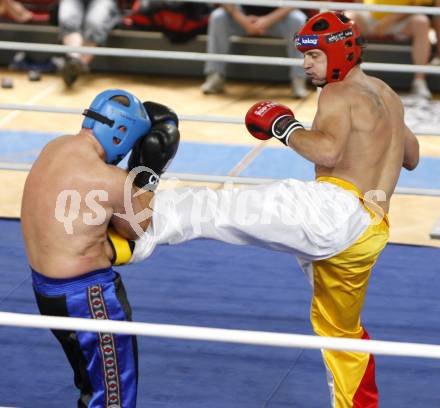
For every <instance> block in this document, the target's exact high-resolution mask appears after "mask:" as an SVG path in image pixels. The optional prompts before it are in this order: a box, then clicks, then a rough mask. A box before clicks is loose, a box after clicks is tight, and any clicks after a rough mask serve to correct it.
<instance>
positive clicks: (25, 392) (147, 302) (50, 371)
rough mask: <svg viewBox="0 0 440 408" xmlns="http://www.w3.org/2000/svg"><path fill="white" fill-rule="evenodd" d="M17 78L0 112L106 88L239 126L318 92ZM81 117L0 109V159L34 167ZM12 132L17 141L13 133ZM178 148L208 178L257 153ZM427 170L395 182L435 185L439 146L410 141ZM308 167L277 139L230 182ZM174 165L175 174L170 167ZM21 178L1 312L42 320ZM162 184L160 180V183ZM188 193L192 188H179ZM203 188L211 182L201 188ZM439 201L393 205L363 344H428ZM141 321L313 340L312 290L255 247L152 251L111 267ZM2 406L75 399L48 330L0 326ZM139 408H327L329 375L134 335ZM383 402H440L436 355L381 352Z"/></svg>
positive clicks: (241, 138) (183, 161)
mask: <svg viewBox="0 0 440 408" xmlns="http://www.w3.org/2000/svg"><path fill="white" fill-rule="evenodd" d="M0 73H2V74H3V75H8V76H13V77H14V82H15V85H16V86H15V88H14V90H12V93H9V94H8V92H9V91H4V92H3V91H2V92H1V93H0V103H27V104H29V105H32V104H34V105H46V106H58V107H75V108H80V107H83V106H85V105H86V104H88V103H89V102H90V100H91V99H92V98H93V97H94V95H95V94H96V93H98V92H100V91H101V90H103V89H106V88H109V87H120V88H124V89H127V90H130V91H132V92H134V93H135V94H137V95H138V96H139V97H141V98H144V99H151V100H155V101H158V102H162V103H165V104H170V105H171V106H172V107H173V108H174V109H175V110H176V111H177V112H178V113H179V114H192V115H219V116H231V117H243V116H244V113H245V112H246V110H247V108H248V107H249V106H250V105H251V104H253V103H254V102H255V101H256V100H257V99H266V98H267V99H276V100H278V101H280V102H282V103H285V104H288V105H289V106H291V107H292V108H293V109H294V111H295V113H296V114H297V116H298V118H299V119H300V120H303V121H311V120H312V119H313V115H314V112H315V109H316V95H311V97H310V98H308V99H307V100H306V101H298V100H292V99H291V98H289V96H288V93H289V90H288V89H287V88H286V86H285V85H283V84H280V85H273V84H268V83H253V82H249V83H237V82H231V83H228V94H227V95H221V96H214V97H205V96H203V95H201V94H200V91H199V88H198V87H199V85H200V80H198V79H185V80H182V79H176V78H173V79H170V78H157V77H154V78H153V77H132V76H130V77H129V76H105V77H104V76H101V75H91V76H89V77H88V78H87V81H86V80H85V79H84V80H83V79H81V80H80V81H79V83H78V86H75V87H74V88H73V89H72V90H70V91H66V90H65V89H64V87H63V86H62V84H61V81H60V80H59V78H56V77H52V76H46V77H44V79H43V81H41V82H37V83H31V82H28V81H27V80H26V78H25V76H24V74H20V73H16V74H10V73H6V72H2V71H0ZM80 123H81V117H80V116H75V115H60V114H47V113H44V114H42V113H33V112H32V113H30V112H8V111H0V142H1V143H2V146H4V150H3V152H2V153H1V154H0V162H2V163H4V162H10V163H19V164H28V163H31V162H32V160H33V158H34V157H35V156H36V154H38V151H39V149H40V148H41V146H42V145H43V144H44V143H45V141H47V140H49V139H50V138H52V137H54V136H56V135H59V134H63V133H71V132H76V131H77V130H78V129H79V127H80ZM17 131H18V132H17ZM181 133H182V145H181V149H180V150H179V153H178V155H177V156H176V160H175V161H174V163H173V166H174V167H173V168H172V169H173V170H174V171H177V172H194V173H200V174H211V175H218V174H221V175H228V174H231V173H233V172H234V169H236V168H237V165H239V164H240V163H242V160H243V158H244V157H245V156H246V154H248V153H249V152H250V150H251V149H253V148H255V146H256V143H258V142H256V141H254V140H253V139H251V138H250V137H249V136H248V135H247V134H246V131H245V130H244V128H243V127H242V126H239V125H229V124H228V125H225V124H221V125H220V124H213V123H192V122H183V123H182V124H181ZM419 141H420V144H421V151H422V156H423V158H422V164H421V166H420V168H419V169H418V170H417V171H416V172H413V173H408V174H406V173H405V174H404V175H403V177H402V179H401V186H402V187H411V186H413V187H421V188H422V187H423V188H426V187H428V188H440V178H439V177H438V174H440V171H439V169H440V166H439V163H440V138H439V137H430V136H422V137H420V138H419ZM310 169H311V168H310V166H309V165H307V164H306V163H305V161H303V160H302V159H299V158H298V157H297V156H296V155H295V154H294V153H292V152H289V151H288V150H287V149H285V148H283V147H282V146H280V145H279V144H277V142H276V141H275V142H273V141H269V142H267V143H265V144H264V145H263V146H262V149H261V151H260V152H259V154H258V155H256V156H255V158H254V160H253V161H252V162H251V163H249V165H248V166H245V168H244V170H243V171H242V172H241V173H240V174H239V175H240V176H243V175H246V176H248V177H263V176H265V177H274V178H282V177H288V176H295V177H298V178H310ZM170 170H171V169H170ZM25 177H26V172H25V171H10V170H7V171H6V170H0V185H1V186H2V189H3V191H2V194H1V196H0V197H1V199H0V217H10V218H12V219H10V220H6V219H3V220H1V221H0V281H1V283H2V284H1V285H0V310H2V311H11V312H25V313H37V309H36V306H35V304H34V299H33V295H32V290H31V283H30V274H29V270H28V268H27V265H26V259H25V256H24V250H23V244H22V239H21V235H20V230H19V223H18V221H16V220H14V219H13V218H14V217H18V215H19V205H20V199H21V189H22V186H23V183H24V180H25ZM163 184H164V187H167V184H168V183H167V182H165V183H163ZM186 184H188V183H186ZM209 185H211V186H212V187H218V186H219V184H215V183H209ZM439 216H440V198H439V197H421V196H395V197H394V198H393V201H392V209H391V213H390V220H391V225H392V236H391V239H392V242H394V243H409V244H419V245H423V246H408V245H389V246H388V247H387V248H386V250H385V252H384V253H383V254H382V256H381V257H380V259H379V262H378V265H377V267H376V268H375V270H374V272H373V276H372V279H371V282H370V288H369V291H368V293H367V299H366V307H365V311H364V322H365V324H366V327H367V328H368V331H369V333H370V335H371V336H372V338H375V339H381V340H397V341H414V342H419V343H434V344H437V343H438V342H439V341H438V333H440V319H439V318H438V316H439V308H440V306H439V304H438V293H439V289H440V288H439V286H440V283H439V281H438V279H436V278H437V271H438V264H439V259H440V252H439V251H440V250H439V249H438V248H432V247H428V246H440V242H439V241H435V240H430V239H429V237H428V234H429V231H430V228H431V227H432V225H433V223H434V222H435V220H436V219H438V217H439ZM119 271H120V272H122V274H123V279H124V282H125V284H126V286H127V291H128V294H129V297H130V301H131V303H132V306H133V311H134V319H135V320H136V321H145V322H152V323H154V322H157V323H172V324H179V325H194V326H209V327H219V328H231V329H247V330H262V331H275V332H288V333H304V334H308V333H311V328H310V324H309V319H308V315H309V303H310V297H311V289H310V288H309V287H308V284H307V282H306V279H305V278H304V276H303V274H302V272H301V271H300V270H299V267H298V266H297V264H296V262H295V259H294V258H293V257H291V256H288V255H286V254H280V253H275V252H270V251H265V250H262V249H257V248H253V247H234V246H230V245H226V244H222V243H218V242H213V241H205V240H199V241H194V242H189V243H186V244H183V245H179V246H172V247H163V248H158V249H157V250H156V252H155V253H154V254H153V256H152V257H151V258H150V259H149V260H147V261H145V262H143V263H141V264H139V265H133V266H126V267H121V268H119ZM0 344H1V345H2V347H1V348H0V361H1V362H2V368H1V369H0V405H4V406H14V407H37V408H38V407H60V406H74V404H75V399H76V397H77V393H76V391H75V390H74V388H73V384H72V375H71V372H70V369H69V368H68V366H67V363H66V361H65V357H64V355H63V354H62V351H61V348H60V347H59V346H58V345H57V344H56V340H55V339H54V338H52V335H51V334H50V333H49V332H48V331H45V330H31V329H17V328H9V327H7V328H5V327H1V328H0ZM139 344H140V387H139V399H138V402H139V403H138V406H139V407H176V408H177V407H179V408H181V407H183V408H193V407H194V408H196V407H200V408H202V407H203V408H217V407H222V408H223V407H227V408H235V407H237V408H238V407H240V408H241V407H300V408H309V407H323V406H327V401H328V395H327V388H326V382H325V381H326V380H325V370H324V366H323V363H322V361H321V356H320V353H319V352H318V351H316V350H301V349H277V348H269V347H255V346H240V345H231V344H228V345H225V344H222V343H205V342H189V341H182V340H170V339H152V338H147V337H141V338H139ZM376 362H377V366H378V369H377V382H378V385H379V390H380V392H381V399H382V403H381V406H383V407H391V408H393V407H399V408H401V407H403V408H405V407H436V406H440V392H439V391H438V385H437V383H438V381H437V379H438V376H439V371H440V367H439V363H438V362H437V361H436V360H427V359H414V358H396V357H377V360H376Z"/></svg>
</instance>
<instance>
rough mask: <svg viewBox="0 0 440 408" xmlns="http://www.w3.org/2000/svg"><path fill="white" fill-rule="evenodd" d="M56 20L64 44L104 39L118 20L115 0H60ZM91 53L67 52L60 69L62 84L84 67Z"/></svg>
mask: <svg viewBox="0 0 440 408" xmlns="http://www.w3.org/2000/svg"><path fill="white" fill-rule="evenodd" d="M58 20H59V25H60V31H61V39H62V43H63V44H64V45H69V46H72V47H81V46H88V47H94V46H97V45H100V44H103V43H105V41H106V40H107V36H108V33H109V32H110V30H112V28H113V27H114V26H115V25H116V24H117V23H118V22H119V21H120V12H119V7H118V2H117V0H91V1H86V0H60V6H59V12H58ZM92 59H93V55H84V54H82V55H80V54H69V55H68V56H67V60H66V64H65V66H64V67H63V69H62V76H63V79H64V82H65V84H66V86H68V87H70V86H72V85H73V83H74V82H75V81H76V80H77V79H78V77H79V76H80V75H81V74H82V73H85V72H87V71H88V67H89V64H90V62H91V61H92Z"/></svg>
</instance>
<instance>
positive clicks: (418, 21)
mask: <svg viewBox="0 0 440 408" xmlns="http://www.w3.org/2000/svg"><path fill="white" fill-rule="evenodd" d="M410 24H411V27H412V29H413V33H414V34H415V35H417V34H418V33H419V34H420V33H422V32H423V33H426V32H428V31H429V29H430V27H431V22H430V20H429V18H428V16H426V15H425V14H414V15H413V16H411V17H410Z"/></svg>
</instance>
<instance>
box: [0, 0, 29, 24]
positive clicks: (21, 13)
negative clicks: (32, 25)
mask: <svg viewBox="0 0 440 408" xmlns="http://www.w3.org/2000/svg"><path fill="white" fill-rule="evenodd" d="M0 16H5V17H8V18H10V19H11V20H14V21H16V22H17V23H27V22H29V21H31V20H32V17H33V15H32V13H31V12H30V11H29V10H27V9H26V8H25V7H24V6H23V5H22V4H21V3H19V2H17V1H15V0H0Z"/></svg>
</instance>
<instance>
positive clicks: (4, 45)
mask: <svg viewBox="0 0 440 408" xmlns="http://www.w3.org/2000/svg"><path fill="white" fill-rule="evenodd" d="M0 50H13V51H32V52H51V53H62V54H66V53H77V54H89V55H101V56H108V57H129V58H157V59H171V60H190V61H222V62H232V63H237V64H259V65H278V66H287V67H290V66H293V65H295V66H302V65H303V60H302V58H286V57H265V56H257V55H230V54H209V53H204V52H184V51H157V50H139V49H131V48H109V47H70V46H66V45H59V44H38V43H25V42H16V41H0ZM361 66H362V69H365V70H366V71H381V72H406V73H417V72H423V73H425V74H437V75H438V74H440V67H436V66H429V65H413V64H389V63H381V62H364V63H362V64H361Z"/></svg>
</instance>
